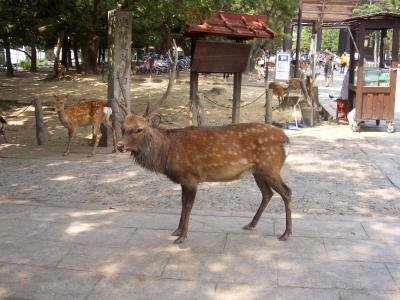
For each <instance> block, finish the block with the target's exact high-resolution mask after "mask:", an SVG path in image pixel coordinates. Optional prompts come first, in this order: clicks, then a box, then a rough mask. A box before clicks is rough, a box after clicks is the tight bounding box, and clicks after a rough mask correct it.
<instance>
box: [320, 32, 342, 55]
mask: <svg viewBox="0 0 400 300" xmlns="http://www.w3.org/2000/svg"><path fill="white" fill-rule="evenodd" d="M338 44H339V29H323V30H322V41H321V49H322V50H324V49H326V48H331V49H332V52H337V51H338Z"/></svg>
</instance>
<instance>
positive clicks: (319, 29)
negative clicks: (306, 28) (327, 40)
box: [317, 27, 322, 53]
mask: <svg viewBox="0 0 400 300" xmlns="http://www.w3.org/2000/svg"><path fill="white" fill-rule="evenodd" d="M321 44H322V28H321V27H319V28H318V30H317V52H318V53H320V52H321Z"/></svg>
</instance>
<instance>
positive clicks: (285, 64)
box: [275, 52, 290, 80]
mask: <svg viewBox="0 0 400 300" xmlns="http://www.w3.org/2000/svg"><path fill="white" fill-rule="evenodd" d="M289 77H290V54H289V53H286V52H280V53H277V54H276V62H275V79H276V80H289Z"/></svg>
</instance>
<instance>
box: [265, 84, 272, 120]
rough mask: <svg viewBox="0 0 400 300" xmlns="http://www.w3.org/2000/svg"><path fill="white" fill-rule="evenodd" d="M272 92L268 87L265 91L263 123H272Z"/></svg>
mask: <svg viewBox="0 0 400 300" xmlns="http://www.w3.org/2000/svg"><path fill="white" fill-rule="evenodd" d="M272 93H273V91H272V90H270V89H266V91H265V124H272Z"/></svg>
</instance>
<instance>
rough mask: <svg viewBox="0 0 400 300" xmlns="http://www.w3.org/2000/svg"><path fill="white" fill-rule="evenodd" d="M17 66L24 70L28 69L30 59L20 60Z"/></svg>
mask: <svg viewBox="0 0 400 300" xmlns="http://www.w3.org/2000/svg"><path fill="white" fill-rule="evenodd" d="M18 66H19V67H20V68H22V69H24V70H29V68H30V67H31V60H30V59H25V60H21V61H20V62H19V63H18Z"/></svg>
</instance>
